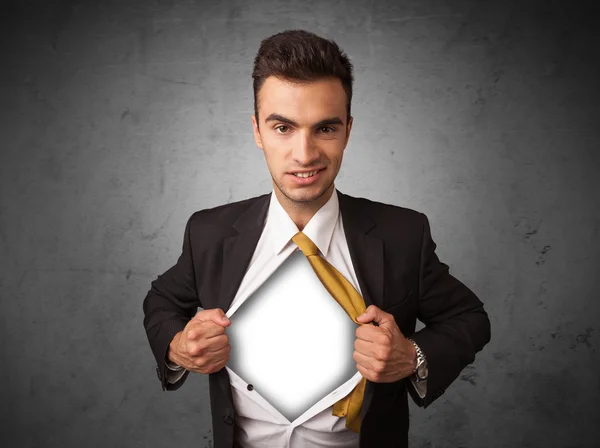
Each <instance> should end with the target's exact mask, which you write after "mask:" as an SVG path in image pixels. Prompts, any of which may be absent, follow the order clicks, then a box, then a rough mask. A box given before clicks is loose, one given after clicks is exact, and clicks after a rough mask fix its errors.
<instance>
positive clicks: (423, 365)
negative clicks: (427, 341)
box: [408, 338, 429, 383]
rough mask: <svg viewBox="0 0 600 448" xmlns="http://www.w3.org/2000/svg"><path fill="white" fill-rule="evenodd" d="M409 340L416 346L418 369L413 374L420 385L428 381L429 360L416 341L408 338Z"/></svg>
mask: <svg viewBox="0 0 600 448" xmlns="http://www.w3.org/2000/svg"><path fill="white" fill-rule="evenodd" d="M408 340H409V341H410V342H411V343H412V345H414V346H415V350H416V351H417V367H416V368H415V371H414V372H413V376H412V378H413V379H414V381H415V382H417V383H420V382H423V381H427V376H428V375H429V370H428V369H427V360H426V359H425V355H424V354H423V352H422V351H421V348H420V347H419V346H418V345H417V343H416V342H415V341H413V340H412V339H410V338H408Z"/></svg>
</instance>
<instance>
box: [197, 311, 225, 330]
mask: <svg viewBox="0 0 600 448" xmlns="http://www.w3.org/2000/svg"><path fill="white" fill-rule="evenodd" d="M194 320H198V321H201V322H206V321H213V322H214V323H216V324H219V325H223V326H228V325H229V324H230V323H231V322H230V320H229V319H228V318H227V316H226V315H225V312H224V311H223V310H222V309H221V308H213V309H209V310H202V311H198V312H197V313H196V315H195V316H194Z"/></svg>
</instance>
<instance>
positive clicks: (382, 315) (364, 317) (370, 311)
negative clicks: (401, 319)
mask: <svg viewBox="0 0 600 448" xmlns="http://www.w3.org/2000/svg"><path fill="white" fill-rule="evenodd" d="M356 320H358V321H359V322H361V323H366V322H376V323H377V324H378V325H381V326H385V325H386V324H388V323H390V321H391V322H395V321H394V318H393V316H392V315H391V314H388V313H386V312H385V311H383V310H382V309H380V308H377V307H376V306H375V305H369V307H368V308H367V309H366V310H365V312H364V313H362V314H361V315H360V316H358V317H357V318H356Z"/></svg>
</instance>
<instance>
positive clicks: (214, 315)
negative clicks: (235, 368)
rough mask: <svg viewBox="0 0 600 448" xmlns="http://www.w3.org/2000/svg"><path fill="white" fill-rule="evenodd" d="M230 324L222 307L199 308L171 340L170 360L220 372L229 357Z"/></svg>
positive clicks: (197, 369) (193, 368)
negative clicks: (226, 330) (228, 333)
mask: <svg viewBox="0 0 600 448" xmlns="http://www.w3.org/2000/svg"><path fill="white" fill-rule="evenodd" d="M230 324H231V322H230V321H229V319H227V317H226V316H225V313H224V312H223V310H221V309H220V308H215V309H211V310H202V311H199V312H198V313H197V314H196V315H195V316H194V317H193V319H192V320H190V321H189V322H188V324H187V325H186V326H185V328H184V329H183V330H182V331H180V332H179V333H177V334H176V335H175V337H174V338H173V340H172V341H171V343H170V344H169V353H168V357H169V361H171V362H174V363H175V364H177V365H180V366H181V367H183V368H184V369H186V370H189V371H190V372H196V373H213V372H218V371H219V370H221V369H222V368H223V367H224V366H225V364H227V361H228V360H229V352H230V351H231V346H230V345H229V336H227V335H226V334H225V327H228V326H229V325H230Z"/></svg>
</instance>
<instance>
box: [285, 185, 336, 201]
mask: <svg viewBox="0 0 600 448" xmlns="http://www.w3.org/2000/svg"><path fill="white" fill-rule="evenodd" d="M326 191H327V188H325V187H323V186H317V185H315V186H313V187H311V188H304V189H302V188H286V189H285V190H282V192H283V194H284V195H285V196H287V197H288V198H289V199H290V200H292V201H294V202H314V201H316V200H318V199H319V198H320V197H322V196H323V195H324V194H325V193H326Z"/></svg>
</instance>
